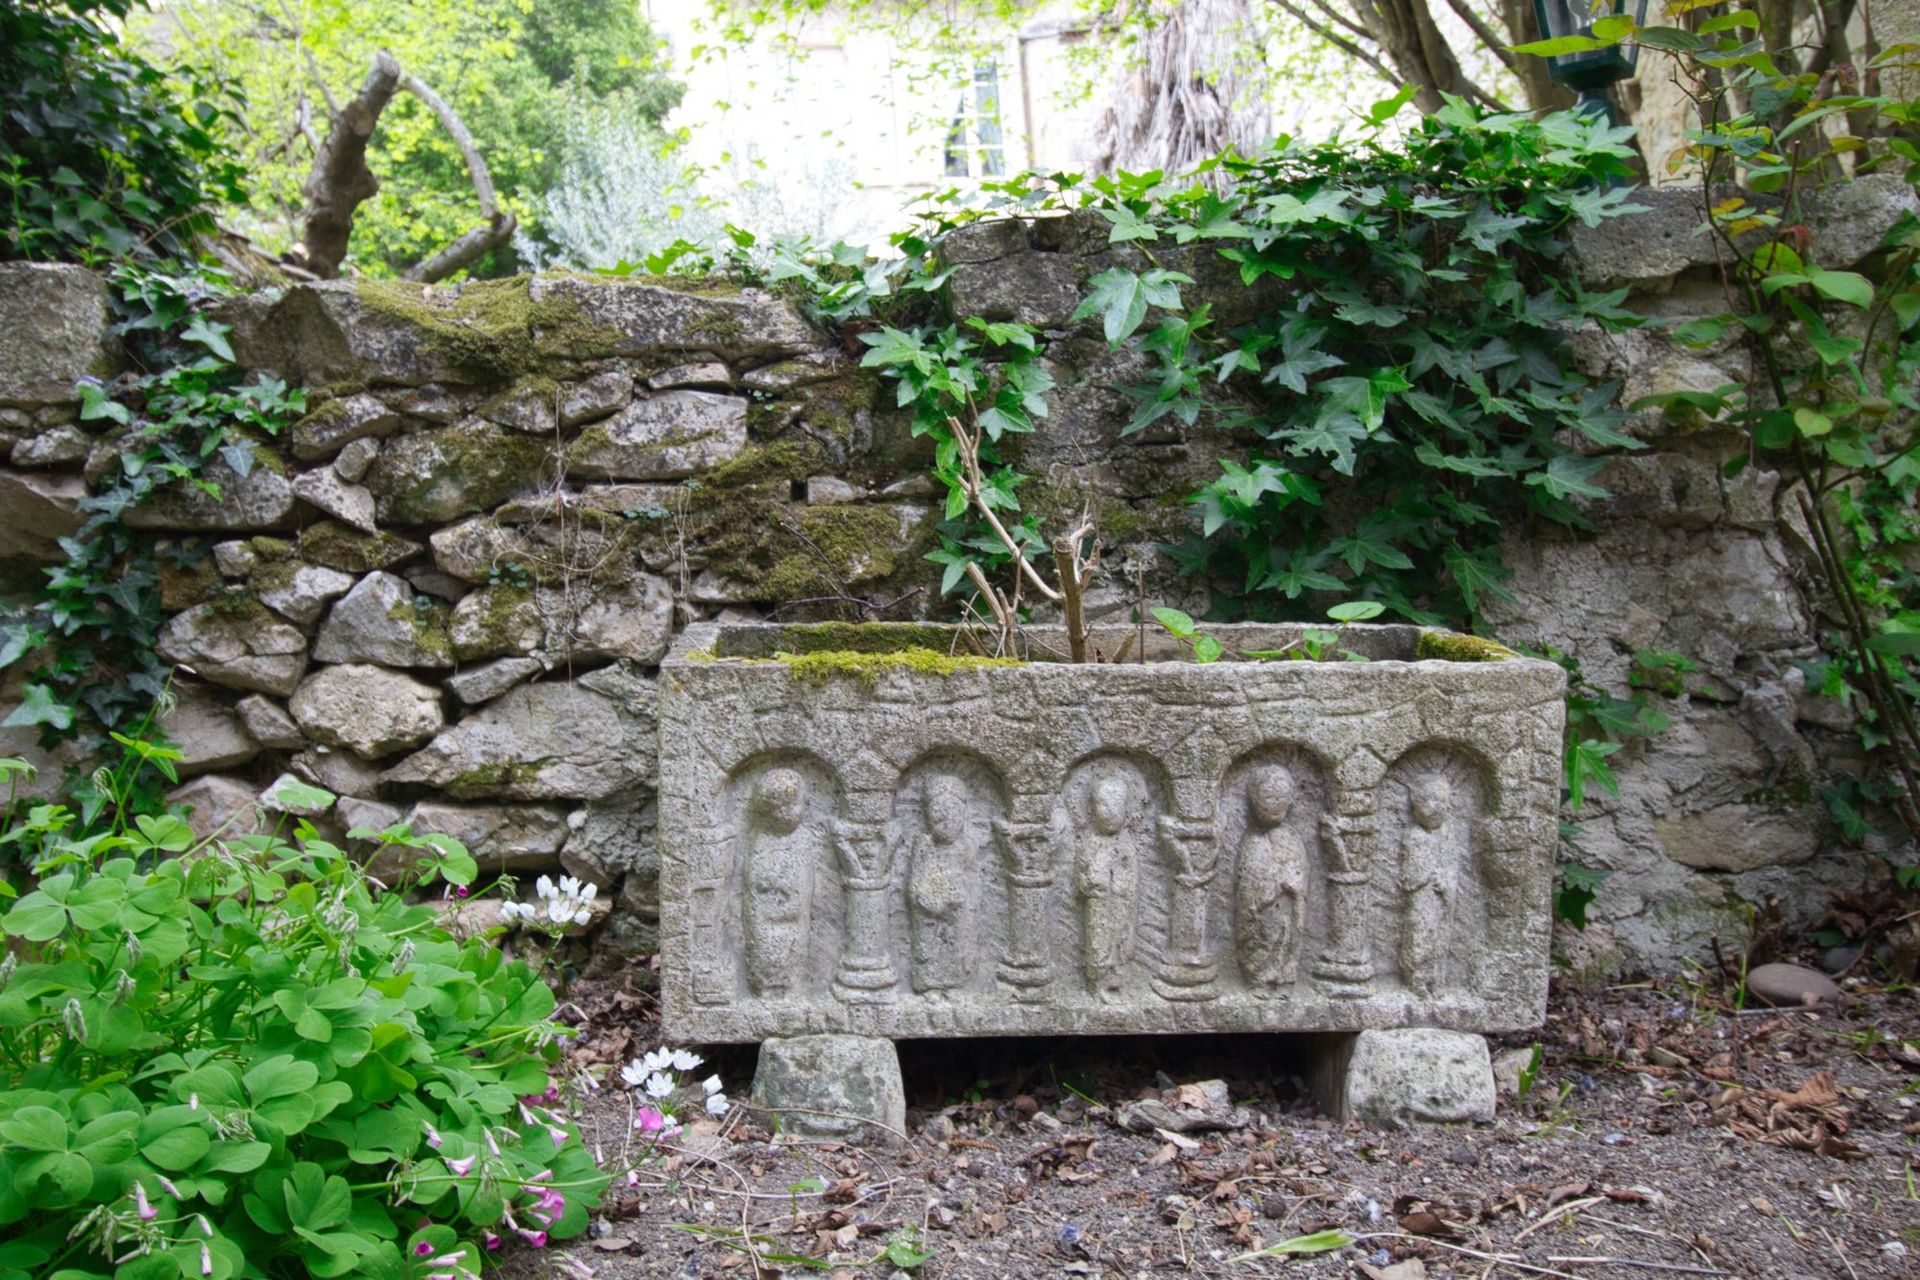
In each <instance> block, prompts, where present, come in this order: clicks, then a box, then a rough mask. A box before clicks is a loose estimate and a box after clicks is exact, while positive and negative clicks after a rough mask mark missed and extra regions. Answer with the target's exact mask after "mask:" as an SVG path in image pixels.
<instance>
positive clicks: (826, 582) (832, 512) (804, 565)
mask: <svg viewBox="0 0 1920 1280" xmlns="http://www.w3.org/2000/svg"><path fill="white" fill-rule="evenodd" d="M793 528H794V529H795V530H797V532H790V533H789V536H788V537H787V539H786V545H787V546H788V547H789V548H790V549H789V550H787V551H786V552H785V553H784V554H782V555H781V556H780V557H779V558H778V559H776V560H775V561H774V562H773V564H772V565H771V566H769V567H768V569H767V571H766V572H765V573H764V574H762V575H761V577H760V579H759V581H760V586H761V588H762V589H763V590H764V591H765V592H766V593H767V596H768V598H769V599H773V600H798V599H803V598H805V597H807V596H810V595H811V596H817V595H831V594H833V593H835V592H838V591H842V590H844V589H846V588H847V587H850V586H858V585H860V584H862V583H868V582H875V581H879V580H880V579H883V578H887V577H890V576H892V574H893V572H894V570H895V568H896V567H897V564H898V561H897V560H896V558H895V543H896V542H897V541H898V540H899V537H900V519H899V517H898V516H896V515H895V514H894V513H893V512H892V511H890V510H888V509H887V508H886V507H869V506H861V505H857V504H847V505H841V506H827V507H803V508H801V509H800V510H799V512H798V513H797V514H796V515H795V516H794V517H793Z"/></svg>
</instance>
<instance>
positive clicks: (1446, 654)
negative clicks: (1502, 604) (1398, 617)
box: [1413, 630, 1520, 662]
mask: <svg viewBox="0 0 1920 1280" xmlns="http://www.w3.org/2000/svg"><path fill="white" fill-rule="evenodd" d="M1413 656H1414V657H1415V658H1416V659H1418V660H1419V661H1422V662H1428V661H1439V662H1504V661H1505V660H1506V659H1508V658H1517V657H1519V656H1520V655H1519V654H1517V653H1515V652H1514V651H1513V650H1511V649H1509V648H1507V646H1505V645H1503V644H1501V643H1500V642H1499V641H1497V640H1488V639H1487V638H1485V637H1484V636H1468V635H1461V634H1460V633H1459V632H1458V631H1439V630H1432V631H1422V632H1421V633H1420V639H1419V642H1418V643H1417V644H1415V645H1414V653H1413Z"/></svg>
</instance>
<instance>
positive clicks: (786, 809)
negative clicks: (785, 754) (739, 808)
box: [753, 769, 807, 836]
mask: <svg viewBox="0 0 1920 1280" xmlns="http://www.w3.org/2000/svg"><path fill="white" fill-rule="evenodd" d="M753 811H754V812H753V821H754V825H756V826H758V827H760V828H761V829H762V830H764V831H769V832H771V833H773V834H774V835H777V836H784V835H791V834H792V833H793V832H795V831H797V830H799V828H800V823H801V821H802V820H803V819H804V818H805V817H806V816H807V784H806V783H805V782H803V781H801V778H800V775H799V774H798V773H796V772H794V771H793V770H792V769H769V770H767V772H766V773H765V774H764V775H763V776H762V777H761V779H760V781H759V782H757V783H755V784H754V788H753Z"/></svg>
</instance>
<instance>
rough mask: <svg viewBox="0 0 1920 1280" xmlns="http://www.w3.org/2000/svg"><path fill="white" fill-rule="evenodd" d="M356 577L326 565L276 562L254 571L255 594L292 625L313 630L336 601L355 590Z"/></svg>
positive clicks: (295, 561)
mask: <svg viewBox="0 0 1920 1280" xmlns="http://www.w3.org/2000/svg"><path fill="white" fill-rule="evenodd" d="M354 581H355V580H354V576H353V575H352V574H350V573H342V572H340V571H339V570H338V569H329V568H327V567H326V566H324V565H317V564H302V563H301V562H299V561H297V560H276V561H271V562H269V563H267V564H264V565H261V566H260V567H259V568H257V569H255V570H254V571H253V577H252V586H253V594H254V596H255V598H256V599H258V600H259V601H260V603H261V604H264V605H265V606H267V608H269V609H271V610H273V611H274V612H275V613H277V614H279V615H280V616H281V617H283V618H285V619H287V620H288V621H289V622H297V623H299V624H300V625H301V626H303V627H310V626H312V625H313V624H314V623H315V622H318V621H319V620H320V615H321V614H322V613H324V612H325V611H326V608H327V606H328V605H329V604H331V603H332V602H333V601H335V600H338V599H339V598H340V597H341V596H343V595H345V594H346V593H347V592H348V591H350V590H352V589H353V584H354Z"/></svg>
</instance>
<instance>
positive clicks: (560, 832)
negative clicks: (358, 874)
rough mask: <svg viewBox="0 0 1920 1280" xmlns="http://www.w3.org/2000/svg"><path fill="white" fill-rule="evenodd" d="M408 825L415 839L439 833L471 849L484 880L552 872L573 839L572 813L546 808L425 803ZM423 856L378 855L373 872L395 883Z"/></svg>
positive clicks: (410, 816) (409, 816)
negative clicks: (570, 829)
mask: <svg viewBox="0 0 1920 1280" xmlns="http://www.w3.org/2000/svg"><path fill="white" fill-rule="evenodd" d="M405 821H406V823H407V825H408V826H409V827H411V828H412V829H413V831H414V833H415V834H422V833H425V832H429V831H431V832H438V833H439V834H441V835H448V836H452V837H453V838H454V839H455V840H458V841H459V842H460V843H461V844H464V845H465V846H467V851H468V852H469V853H471V854H473V856H474V860H475V861H476V862H478V863H479V864H480V875H481V877H482V879H483V880H484V879H488V878H491V877H495V876H500V875H509V874H511V875H515V876H520V877H522V878H524V876H525V873H526V872H529V871H542V870H548V869H551V868H552V867H553V866H554V865H556V864H557V863H558V862H559V861H560V846H561V845H562V844H563V843H564V842H565V841H566V838H567V811H566V810H565V809H563V808H560V807H558V806H555V805H546V804H522V805H514V804H478V805H460V804H442V803H439V802H433V801H422V802H421V803H420V804H417V805H415V806H414V807H413V809H412V811H411V812H409V813H408V814H407V816H406V819H405ZM402 855H404V856H402ZM418 856H419V855H418V854H416V853H414V852H412V851H410V850H395V851H391V852H389V853H386V854H381V855H376V856H375V858H374V859H373V861H372V862H371V863H370V864H369V867H370V869H371V870H372V871H373V873H374V874H375V875H376V876H379V877H380V878H381V879H383V880H390V879H392V878H393V877H394V876H395V875H396V874H398V873H399V872H400V871H401V870H402V869H403V868H404V866H406V865H409V864H411V863H412V862H413V861H414V859H415V858H417V857H418Z"/></svg>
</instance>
